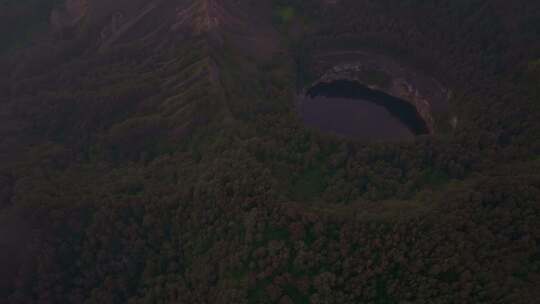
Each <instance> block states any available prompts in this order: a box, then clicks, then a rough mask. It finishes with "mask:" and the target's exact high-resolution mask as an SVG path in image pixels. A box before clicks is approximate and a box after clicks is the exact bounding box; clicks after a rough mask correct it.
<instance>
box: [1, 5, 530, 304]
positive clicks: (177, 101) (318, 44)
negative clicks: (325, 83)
mask: <svg viewBox="0 0 540 304" xmlns="http://www.w3.org/2000/svg"><path fill="white" fill-rule="evenodd" d="M91 2H92V1H90V3H91ZM96 2H99V1H96ZM169 2H171V3H172V2H174V1H169V0H168V1H163V3H169ZM193 2H194V3H195V4H194V6H193V7H194V8H195V9H197V10H198V9H200V10H202V12H203V13H200V14H195V16H196V17H197V18H199V17H200V16H203V17H204V16H205V14H204V13H206V15H208V13H207V11H204V10H209V8H208V7H212V6H208V5H205V4H207V3H208V2H209V1H193ZM199 2H200V3H201V4H200V5H199ZM210 2H212V1H210ZM225 2H226V3H228V2H229V1H228V0H227V1H224V3H225ZM237 2H238V3H240V4H238V7H240V8H238V10H241V11H242V12H241V13H238V15H242V14H246V15H249V14H251V13H252V14H256V13H255V12H257V14H258V13H259V11H258V10H257V11H256V8H255V7H256V6H257V5H258V1H250V0H241V1H237ZM261 2H265V3H266V2H268V6H269V7H270V8H271V9H270V10H268V11H266V10H264V9H262V10H261V11H264V12H263V13H261V14H263V15H261V17H260V20H264V22H266V20H268V27H271V28H272V31H273V32H275V36H276V37H277V38H275V39H276V41H275V42H274V44H275V45H278V46H279V47H278V48H279V51H276V52H273V53H271V54H270V55H268V56H266V55H264V56H263V55H261V54H262V52H258V53H257V52H250V51H246V49H249V48H248V47H245V49H244V48H243V47H242V45H243V44H242V40H241V39H240V38H236V37H237V36H236V35H237V34H236V32H237V31H239V30H236V28H235V27H234V26H232V25H231V26H229V25H228V24H227V23H225V22H222V23H221V24H222V28H224V30H222V31H221V28H218V29H219V31H217V30H214V31H213V32H210V31H208V32H204V31H202V32H200V33H197V34H182V35H180V34H178V35H176V36H174V35H171V34H170V33H168V32H166V29H168V28H169V27H167V26H169V25H167V26H160V27H156V30H155V31H154V29H150V28H148V27H151V26H154V24H155V23H157V22H159V21H160V18H159V17H155V16H153V15H152V13H149V14H148V16H149V17H148V20H146V21H145V23H142V24H143V26H146V27H147V29H139V28H137V30H139V31H142V32H144V33H145V35H144V39H143V38H141V39H139V37H138V36H136V35H135V34H133V35H134V36H133V37H136V38H133V39H131V36H129V37H128V38H129V39H128V38H125V39H124V40H120V42H121V43H117V44H114V45H113V46H112V47H110V48H107V49H100V48H99V47H98V46H97V45H96V41H99V39H100V38H99V37H101V36H100V34H101V33H100V29H98V28H95V27H93V25H92V26H91V25H87V24H79V25H77V26H75V27H74V28H70V29H69V30H65V31H63V32H55V33H47V30H45V29H44V28H43V27H44V26H43V24H47V22H48V21H47V20H48V19H49V17H48V16H49V14H50V12H51V10H52V9H53V7H55V6H56V7H58V6H61V5H62V4H61V3H60V4H59V3H57V2H55V1H20V2H14V1H2V2H0V5H1V10H0V43H1V45H0V52H1V53H0V54H2V55H1V56H0V70H2V71H3V72H2V73H0V251H2V252H0V303H2V304H3V303H21V304H24V303H88V304H90V303H100V304H104V303H279V304H287V303H321V304H322V303H535V302H536V301H538V299H539V298H540V293H539V292H540V289H539V288H538V286H539V282H540V2H536V1H530V0H516V1H503V0H493V1H486V0H433V1H423V0H407V1H397V0H381V1H369V0H341V1H339V0H338V1H323V0H320V1H299V0H296V1H294V0H290V1H287V0H275V1H261ZM45 3H46V4H45ZM198 5H199V6H198ZM230 7H234V6H232V5H231V6H230ZM231 10H233V9H231ZM251 10H253V11H251ZM126 11H127V9H126ZM219 12H220V14H221V15H219V16H222V15H225V13H221V11H219ZM231 15H234V14H233V13H231ZM227 16H228V15H227ZM234 16H236V15H234ZM242 16H243V15H242ZM23 17H24V18H23ZM227 18H230V19H231V20H232V19H233V17H227ZM25 20H32V22H30V23H32V24H35V25H32V26H30V25H29V24H30V23H27V21H25ZM163 20H166V18H165V17H163ZM195 20H198V19H195ZM224 20H226V19H224ZM82 22H84V19H83V21H82ZM164 22H165V21H164ZM261 22H263V21H261ZM223 24H225V25H223ZM231 24H232V21H231ZM244 27H245V26H244ZM253 27H255V26H253ZM261 27H262V26H261ZM229 28H230V29H229ZM265 29H266V28H265ZM261 31H262V30H261ZM241 34H242V35H245V34H244V33H243V32H242V33H241ZM101 35H102V34H101ZM246 35H247V34H246ZM102 36H103V35H102ZM179 37H181V39H180V38H179ZM238 41H240V42H238ZM266 48H267V49H269V47H266ZM335 48H340V49H343V50H352V49H359V48H368V49H370V50H373V51H375V52H380V53H384V54H386V55H388V56H392V57H393V58H397V59H399V60H400V61H403V62H407V63H408V64H410V65H413V66H415V67H417V68H418V69H419V70H422V71H425V72H426V73H429V74H431V75H435V76H436V77H437V78H438V79H439V80H441V81H443V82H444V83H445V84H446V85H447V86H448V87H449V88H451V89H452V92H453V94H452V97H451V100H450V103H451V107H452V111H453V113H455V115H456V116H457V117H459V123H458V124H457V127H456V128H454V129H452V128H441V129H440V130H439V132H437V133H436V134H433V135H425V136H419V137H417V138H416V140H415V141H414V142H404V143H384V142H382V143H364V142H360V141H353V140H349V139H346V138H337V137H333V136H328V135H324V134H320V133H318V132H316V131H313V130H311V129H308V128H306V127H304V126H303V124H302V122H301V120H300V119H299V118H298V117H297V115H296V112H295V108H294V105H295V102H294V99H295V97H296V94H297V91H298V88H299V87H302V86H303V85H304V84H305V83H308V82H309V80H310V79H312V78H313V77H315V75H313V73H314V72H313V68H312V67H313V64H312V63H313V61H314V60H315V59H314V54H315V53H316V52H318V51H322V50H325V49H335ZM259 53H261V54H259ZM2 248H4V249H5V250H4V249H2Z"/></svg>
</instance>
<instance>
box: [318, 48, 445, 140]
mask: <svg viewBox="0 0 540 304" xmlns="http://www.w3.org/2000/svg"><path fill="white" fill-rule="evenodd" d="M316 59H317V60H316V62H317V64H318V66H317V67H316V69H318V71H316V72H317V74H318V75H321V76H320V77H319V78H318V79H317V80H316V81H315V82H314V83H312V84H311V85H310V86H308V87H313V86H315V85H317V84H319V83H331V82H334V81H337V80H349V81H355V82H358V83H361V84H362V85H364V86H367V87H369V88H370V89H372V90H377V91H381V92H384V93H386V94H388V95H391V96H394V97H397V98H400V99H403V100H406V101H408V102H410V103H412V104H413V105H414V106H415V108H416V109H417V111H418V114H419V115H420V116H421V117H422V119H423V120H424V121H425V123H426V126H427V128H428V131H429V133H430V134H433V133H434V132H435V121H434V117H433V113H435V112H440V111H445V110H446V109H447V107H448V99H449V98H448V96H449V91H448V90H447V89H446V88H444V87H443V86H442V85H441V84H440V83H439V82H438V81H437V80H435V79H433V78H432V77H429V76H426V75H424V74H422V73H420V72H419V71H416V70H414V69H412V68H410V67H406V66H403V65H401V64H399V63H397V62H395V61H394V60H392V59H390V58H387V57H385V56H381V55H376V54H370V53H368V52H366V51H354V52H353V51H349V52H334V53H327V54H321V55H319V57H318V58H316Z"/></svg>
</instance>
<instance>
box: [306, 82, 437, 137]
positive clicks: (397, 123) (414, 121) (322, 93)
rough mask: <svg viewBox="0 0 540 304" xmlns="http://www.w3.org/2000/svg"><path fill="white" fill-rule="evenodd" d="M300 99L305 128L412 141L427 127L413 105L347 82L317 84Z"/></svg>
mask: <svg viewBox="0 0 540 304" xmlns="http://www.w3.org/2000/svg"><path fill="white" fill-rule="evenodd" d="M306 95H307V96H305V97H303V99H302V100H301V101H300V105H299V111H300V115H301V117H302V119H303V121H304V123H305V124H306V125H307V126H308V127H312V128H315V129H318V130H320V131H323V132H328V133H333V134H336V135H340V136H345V137H350V138H354V139H361V140H373V141H401V140H412V139H413V138H414V136H415V135H420V134H426V133H427V128H426V125H425V123H424V121H423V120H422V118H421V117H420V116H419V115H418V113H417V111H416V108H415V107H414V106H413V105H411V104H410V103H408V102H406V101H404V100H401V99H399V98H396V97H393V96H390V95H387V94H385V93H383V92H380V91H374V90H371V89H369V88H367V87H364V86H362V85H360V84H357V83H355V82H351V81H344V80H343V81H341V80H340V81H335V82H332V83H327V84H326V83H323V84H318V85H316V86H314V87H313V88H311V89H310V90H308V92H307V94H306Z"/></svg>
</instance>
